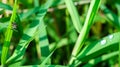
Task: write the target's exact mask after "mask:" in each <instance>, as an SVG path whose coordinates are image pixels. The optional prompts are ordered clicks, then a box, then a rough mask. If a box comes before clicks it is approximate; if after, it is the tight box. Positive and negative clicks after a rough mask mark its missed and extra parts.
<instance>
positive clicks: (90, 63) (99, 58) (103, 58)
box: [83, 51, 119, 67]
mask: <svg viewBox="0 0 120 67" xmlns="http://www.w3.org/2000/svg"><path fill="white" fill-rule="evenodd" d="M118 54H119V52H118V51H114V52H112V53H108V54H105V55H102V56H101V57H98V58H95V59H92V60H90V61H89V62H88V63H87V64H85V65H84V66H83V67H93V66H94V65H95V64H98V63H99V62H102V61H105V60H107V59H110V58H112V57H114V56H117V55H118Z"/></svg>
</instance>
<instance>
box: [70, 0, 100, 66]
mask: <svg viewBox="0 0 120 67" xmlns="http://www.w3.org/2000/svg"><path fill="white" fill-rule="evenodd" d="M100 1H101V0H92V1H91V4H90V7H89V10H88V14H87V17H86V19H85V24H84V26H83V28H82V30H81V33H80V34H79V36H78V39H77V42H76V43H75V46H74V48H73V51H72V55H71V59H70V61H69V64H72V63H73V60H74V57H75V56H76V55H77V54H78V53H79V51H80V50H81V48H82V46H83V43H84V41H85V39H86V36H87V34H88V32H89V30H90V27H91V25H92V24H93V19H94V17H95V14H96V12H97V10H98V8H99V4H100Z"/></svg>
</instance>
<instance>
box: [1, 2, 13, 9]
mask: <svg viewBox="0 0 120 67" xmlns="http://www.w3.org/2000/svg"><path fill="white" fill-rule="evenodd" d="M0 8H3V9H5V10H12V7H11V6H10V5H7V4H4V3H2V2H0Z"/></svg>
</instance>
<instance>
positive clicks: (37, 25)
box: [7, 0, 52, 63]
mask: <svg viewBox="0 0 120 67" xmlns="http://www.w3.org/2000/svg"><path fill="white" fill-rule="evenodd" d="M51 1H52V0H48V1H47V2H46V3H45V4H44V5H45V6H44V5H43V6H42V7H41V9H39V14H38V15H37V17H36V18H35V19H34V20H33V22H32V23H31V24H30V26H29V27H28V29H26V31H25V32H24V34H23V37H22V39H21V40H20V42H19V44H18V46H17V48H16V49H15V51H14V53H13V55H12V56H11V57H10V58H9V59H8V60H7V63H15V62H17V61H19V60H21V59H22V57H23V55H24V53H25V51H26V49H27V47H28V45H29V43H30V42H31V41H32V40H33V39H34V38H35V37H36V36H37V35H38V34H40V33H42V31H43V30H42V29H44V27H43V26H44V25H43V24H42V25H43V26H41V22H42V20H43V17H44V16H45V14H46V12H47V9H48V7H49V6H51V4H50V2H51ZM48 3H49V4H48ZM51 3H52V2H51ZM43 7H44V9H43ZM33 13H34V11H33Z"/></svg>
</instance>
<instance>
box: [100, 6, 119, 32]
mask: <svg viewBox="0 0 120 67" xmlns="http://www.w3.org/2000/svg"><path fill="white" fill-rule="evenodd" d="M100 8H101V10H103V12H104V14H105V17H106V18H107V19H108V20H109V21H111V22H112V24H113V25H114V26H116V28H117V29H118V30H120V18H119V17H118V16H117V15H116V14H114V13H113V12H112V11H110V10H109V9H108V8H107V7H106V6H105V5H101V6H100Z"/></svg>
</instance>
